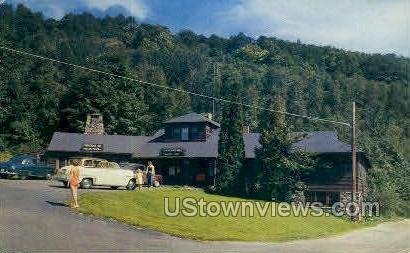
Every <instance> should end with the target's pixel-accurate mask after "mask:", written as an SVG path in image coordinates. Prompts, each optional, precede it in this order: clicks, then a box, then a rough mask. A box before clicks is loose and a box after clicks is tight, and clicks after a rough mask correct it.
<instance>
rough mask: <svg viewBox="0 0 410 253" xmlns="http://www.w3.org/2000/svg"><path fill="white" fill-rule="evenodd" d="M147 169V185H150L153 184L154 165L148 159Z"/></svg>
mask: <svg viewBox="0 0 410 253" xmlns="http://www.w3.org/2000/svg"><path fill="white" fill-rule="evenodd" d="M147 170H148V172H147V183H148V187H152V186H153V185H154V177H155V167H154V165H153V164H152V162H151V161H148V166H147Z"/></svg>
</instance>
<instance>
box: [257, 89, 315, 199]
mask: <svg viewBox="0 0 410 253" xmlns="http://www.w3.org/2000/svg"><path fill="white" fill-rule="evenodd" d="M269 105H270V109H271V110H274V111H285V103H284V101H283V99H282V98H281V97H278V96H277V97H275V99H274V101H272V100H269ZM261 118H262V119H261V129H262V133H261V137H260V143H261V148H260V149H258V150H256V167H257V168H256V171H257V173H258V175H257V176H256V177H255V181H254V190H255V191H256V193H257V196H259V197H262V198H264V199H275V200H277V201H290V200H291V199H292V194H293V193H294V192H295V191H296V190H303V188H304V186H303V183H302V181H301V176H302V174H303V172H304V171H307V170H308V169H309V168H310V167H311V166H312V164H311V161H310V159H309V157H308V156H307V155H306V154H304V153H300V152H298V153H292V152H291V138H290V133H289V131H288V127H287V125H286V119H285V115H284V114H281V113H273V114H272V113H266V112H265V113H263V114H262V116H261Z"/></svg>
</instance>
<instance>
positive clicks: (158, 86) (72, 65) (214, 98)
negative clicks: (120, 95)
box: [0, 46, 351, 127]
mask: <svg viewBox="0 0 410 253" xmlns="http://www.w3.org/2000/svg"><path fill="white" fill-rule="evenodd" d="M0 49H3V50H6V51H9V52H13V53H17V54H22V55H26V56H31V57H34V58H38V59H42V60H46V61H51V62H54V63H59V64H63V65H67V66H71V67H75V68H80V69H84V70H87V71H90V72H94V73H99V74H104V75H108V76H111V77H116V78H120V79H124V80H128V81H133V82H137V83H140V84H143V85H148V86H153V87H157V88H161V89H167V90H172V91H176V92H181V93H185V94H189V95H193V96H198V97H202V98H206V99H211V100H213V101H219V102H223V103H228V104H235V105H239V106H243V107H248V108H252V109H257V110H261V111H268V112H273V113H280V114H284V115H288V116H292V117H298V118H304V119H307V120H312V121H321V122H327V123H332V124H338V125H344V126H349V127H350V126H351V125H350V123H347V122H342V121H335V120H329V119H323V118H319V117H312V116H307V115H301V114H296V113H291V112H286V111H277V110H272V109H268V108H264V107H261V106H256V105H250V104H245V103H242V102H237V101H232V100H228V99H224V98H219V97H214V96H209V95H205V94H201V93H196V92H192V91H187V90H183V89H178V88H173V87H168V86H164V85H160V84H156V83H151V82H147V81H143V80H139V79H135V78H131V77H127V76H121V75H117V74H113V73H109V72H106V71H102V70H98V69H93V68H89V67H85V66H81V65H77V64H74V63H69V62H65V61H61V60H56V59H52V58H49V57H46V56H42V55H37V54H33V53H29V52H25V51H21V50H17V49H12V48H9V47H5V46H0Z"/></svg>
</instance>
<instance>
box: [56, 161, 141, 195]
mask: <svg viewBox="0 0 410 253" xmlns="http://www.w3.org/2000/svg"><path fill="white" fill-rule="evenodd" d="M74 159H76V160H80V164H81V165H80V187H81V188H84V189H88V188H91V187H93V186H109V187H111V188H113V189H118V188H119V187H125V188H126V189H128V190H133V189H135V187H136V182H135V177H134V172H133V171H132V170H126V169H121V168H120V166H119V165H118V164H117V163H115V162H109V161H107V160H104V159H99V158H90V157H79V158H72V159H70V160H69V164H72V161H73V160H74ZM71 168H72V165H68V166H64V167H62V168H61V169H59V170H58V171H57V173H56V176H55V177H54V179H55V180H57V181H60V182H62V183H63V184H64V186H66V187H67V186H68V179H69V175H70V170H71Z"/></svg>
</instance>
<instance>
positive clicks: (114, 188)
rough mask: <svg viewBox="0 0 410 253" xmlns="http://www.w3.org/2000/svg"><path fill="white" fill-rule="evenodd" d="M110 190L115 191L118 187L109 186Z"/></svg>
mask: <svg viewBox="0 0 410 253" xmlns="http://www.w3.org/2000/svg"><path fill="white" fill-rule="evenodd" d="M110 188H111V189H113V190H117V189H118V186H111V187H110Z"/></svg>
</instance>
